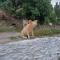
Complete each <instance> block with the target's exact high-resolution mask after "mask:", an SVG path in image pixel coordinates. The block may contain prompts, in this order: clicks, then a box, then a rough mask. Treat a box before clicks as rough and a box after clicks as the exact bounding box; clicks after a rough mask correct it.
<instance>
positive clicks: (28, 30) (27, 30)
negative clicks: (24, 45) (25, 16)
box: [20, 20, 37, 38]
mask: <svg viewBox="0 0 60 60" xmlns="http://www.w3.org/2000/svg"><path fill="white" fill-rule="evenodd" d="M36 26H37V20H35V21H32V20H29V21H28V24H27V25H26V26H25V27H24V28H23V29H22V31H21V34H20V36H21V37H23V38H27V37H28V38H30V33H31V34H32V36H33V35H34V34H33V29H34V28H35V27H36Z"/></svg>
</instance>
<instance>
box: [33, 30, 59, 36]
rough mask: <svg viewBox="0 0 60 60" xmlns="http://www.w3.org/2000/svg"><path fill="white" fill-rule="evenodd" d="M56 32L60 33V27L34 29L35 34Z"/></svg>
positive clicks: (45, 34)
mask: <svg viewBox="0 0 60 60" xmlns="http://www.w3.org/2000/svg"><path fill="white" fill-rule="evenodd" d="M55 34H60V29H37V30H34V35H35V36H53V35H55Z"/></svg>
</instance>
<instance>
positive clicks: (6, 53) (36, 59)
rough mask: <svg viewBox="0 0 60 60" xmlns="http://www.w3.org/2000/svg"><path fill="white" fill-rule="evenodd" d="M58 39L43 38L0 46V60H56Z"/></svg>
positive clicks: (59, 40)
mask: <svg viewBox="0 0 60 60" xmlns="http://www.w3.org/2000/svg"><path fill="white" fill-rule="evenodd" d="M59 57H60V37H44V38H35V39H31V40H30V39H29V40H28V39H27V40H24V41H18V42H12V43H8V44H4V45H3V44H0V60H58V58H59Z"/></svg>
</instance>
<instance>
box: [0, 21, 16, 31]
mask: <svg viewBox="0 0 60 60" xmlns="http://www.w3.org/2000/svg"><path fill="white" fill-rule="evenodd" d="M13 31H16V28H15V27H13V26H9V25H8V24H7V23H6V22H5V21H0V32H13Z"/></svg>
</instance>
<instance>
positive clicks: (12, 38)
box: [9, 36, 17, 40]
mask: <svg viewBox="0 0 60 60" xmlns="http://www.w3.org/2000/svg"><path fill="white" fill-rule="evenodd" d="M9 39H10V40H16V39H17V37H16V36H11V37H9Z"/></svg>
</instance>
